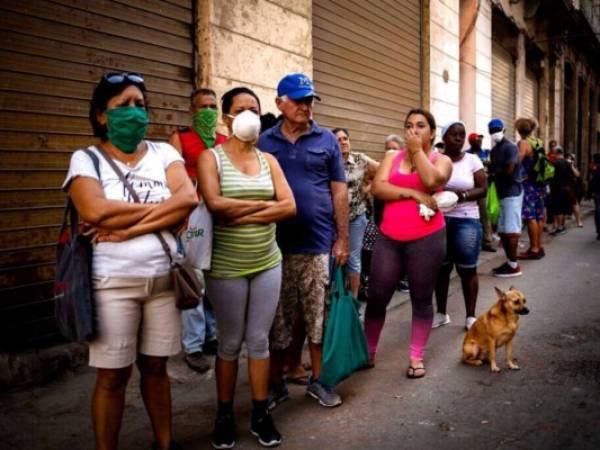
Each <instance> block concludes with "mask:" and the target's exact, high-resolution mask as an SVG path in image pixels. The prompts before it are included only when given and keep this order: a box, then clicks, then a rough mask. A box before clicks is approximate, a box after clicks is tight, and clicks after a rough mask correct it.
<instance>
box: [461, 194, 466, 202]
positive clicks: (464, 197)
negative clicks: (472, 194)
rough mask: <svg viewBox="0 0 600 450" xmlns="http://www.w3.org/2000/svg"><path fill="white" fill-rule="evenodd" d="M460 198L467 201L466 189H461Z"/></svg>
mask: <svg viewBox="0 0 600 450" xmlns="http://www.w3.org/2000/svg"><path fill="white" fill-rule="evenodd" d="M462 198H463V201H465V202H466V201H467V191H462Z"/></svg>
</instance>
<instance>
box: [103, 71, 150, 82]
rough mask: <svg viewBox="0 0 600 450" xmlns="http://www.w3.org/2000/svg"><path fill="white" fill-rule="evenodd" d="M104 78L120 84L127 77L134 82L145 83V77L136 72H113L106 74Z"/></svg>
mask: <svg viewBox="0 0 600 450" xmlns="http://www.w3.org/2000/svg"><path fill="white" fill-rule="evenodd" d="M103 78H104V79H105V80H106V81H108V82H109V83H110V84H119V83H122V82H123V81H125V80H126V79H127V80H129V81H131V82H132V83H137V84H144V77H142V75H141V74H139V73H136V72H111V73H107V74H105V75H104V76H103Z"/></svg>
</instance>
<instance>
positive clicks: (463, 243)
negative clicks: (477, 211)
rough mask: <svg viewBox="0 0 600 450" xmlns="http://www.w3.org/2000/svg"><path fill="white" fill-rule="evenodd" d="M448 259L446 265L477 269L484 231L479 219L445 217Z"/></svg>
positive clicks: (445, 261)
mask: <svg viewBox="0 0 600 450" xmlns="http://www.w3.org/2000/svg"><path fill="white" fill-rule="evenodd" d="M445 219H446V245H447V251H446V259H445V260H444V264H455V265H456V267H462V268H464V269H470V268H474V267H477V261H478V260H479V251H480V250H481V239H482V236H483V230H482V228H481V222H480V221H479V219H468V218H462V217H461V218H459V217H445Z"/></svg>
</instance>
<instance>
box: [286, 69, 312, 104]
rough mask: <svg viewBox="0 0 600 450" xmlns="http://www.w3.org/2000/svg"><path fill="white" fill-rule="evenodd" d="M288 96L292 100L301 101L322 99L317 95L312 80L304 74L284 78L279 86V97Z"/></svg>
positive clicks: (289, 75)
mask: <svg viewBox="0 0 600 450" xmlns="http://www.w3.org/2000/svg"><path fill="white" fill-rule="evenodd" d="M284 95H287V96H288V97H289V98H291V99H292V100H300V99H302V98H306V97H314V98H316V99H317V100H321V98H320V97H319V96H318V95H317V94H315V85H314V84H313V82H312V80H311V79H310V78H309V77H308V76H306V75H304V74H303V73H290V74H288V75H286V76H285V77H283V78H282V79H281V80H280V81H279V84H278V85H277V96H278V97H283V96H284Z"/></svg>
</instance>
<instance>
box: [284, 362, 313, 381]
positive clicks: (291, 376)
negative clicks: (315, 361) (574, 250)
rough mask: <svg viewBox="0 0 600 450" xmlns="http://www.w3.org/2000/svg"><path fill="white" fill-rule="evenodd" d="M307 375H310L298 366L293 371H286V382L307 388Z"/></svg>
mask: <svg viewBox="0 0 600 450" xmlns="http://www.w3.org/2000/svg"><path fill="white" fill-rule="evenodd" d="M309 375H310V374H309V373H308V372H307V371H306V370H305V369H304V367H302V365H299V366H297V367H295V368H294V369H292V370H291V371H290V370H288V371H287V373H286V380H287V381H288V382H289V383H292V384H298V385H300V386H308V384H309V381H310V379H309V378H310V377H309Z"/></svg>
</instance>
